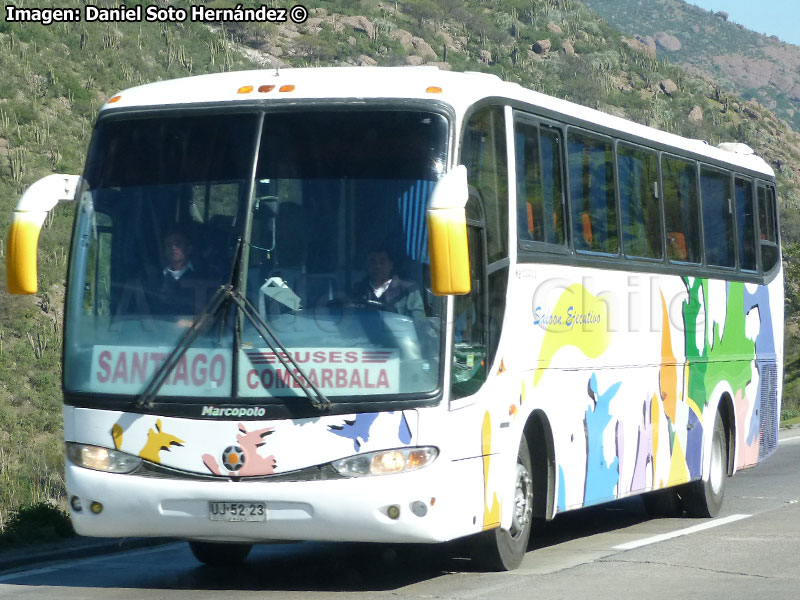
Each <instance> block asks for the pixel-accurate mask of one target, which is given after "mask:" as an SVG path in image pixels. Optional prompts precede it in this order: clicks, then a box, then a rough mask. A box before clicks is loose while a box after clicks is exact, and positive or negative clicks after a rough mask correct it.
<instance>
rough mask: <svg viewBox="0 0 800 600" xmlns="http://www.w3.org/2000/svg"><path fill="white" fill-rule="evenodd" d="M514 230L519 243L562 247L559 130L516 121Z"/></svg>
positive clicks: (563, 241)
mask: <svg viewBox="0 0 800 600" xmlns="http://www.w3.org/2000/svg"><path fill="white" fill-rule="evenodd" d="M514 128H515V135H514V137H515V151H516V167H517V168H516V171H517V215H518V217H517V231H518V236H519V240H520V242H522V243H523V244H524V242H543V243H546V244H557V245H561V246H563V245H564V243H565V240H566V235H565V231H564V194H563V188H562V177H561V137H560V133H559V132H558V131H557V130H555V129H551V128H548V127H546V126H544V125H543V126H541V127H537V126H536V125H534V124H532V123H526V122H519V121H518V122H517V123H516V124H515V126H514Z"/></svg>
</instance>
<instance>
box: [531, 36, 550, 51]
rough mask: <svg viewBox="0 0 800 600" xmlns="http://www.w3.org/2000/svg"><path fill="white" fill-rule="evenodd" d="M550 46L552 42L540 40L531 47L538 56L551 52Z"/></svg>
mask: <svg viewBox="0 0 800 600" xmlns="http://www.w3.org/2000/svg"><path fill="white" fill-rule="evenodd" d="M550 46H551V44H550V40H539V41H537V42H536V43H535V44H534V45H533V46H532V47H531V49H532V50H533V51H534V52H536V54H541V55H544V54H547V53H548V52H550Z"/></svg>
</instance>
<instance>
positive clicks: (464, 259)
mask: <svg viewBox="0 0 800 600" xmlns="http://www.w3.org/2000/svg"><path fill="white" fill-rule="evenodd" d="M468 198H469V190H468V187H467V168H466V167H465V166H464V165H459V166H457V167H456V168H455V169H452V170H451V171H449V172H448V173H447V174H446V175H445V176H444V177H442V178H441V179H440V180H439V182H438V183H437V184H436V187H434V188H433V194H432V195H431V202H430V205H429V206H428V248H429V250H430V255H431V285H432V288H433V293H434V295H436V296H446V295H450V294H459V295H461V294H468V293H469V292H470V288H471V281H470V275H469V250H468V248H467V218H466V213H465V212H464V206H465V205H466V204H467V199H468Z"/></svg>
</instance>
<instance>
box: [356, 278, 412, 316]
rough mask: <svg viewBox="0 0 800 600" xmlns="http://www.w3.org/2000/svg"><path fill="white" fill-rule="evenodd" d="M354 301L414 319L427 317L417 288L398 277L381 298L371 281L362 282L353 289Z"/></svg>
mask: <svg viewBox="0 0 800 600" xmlns="http://www.w3.org/2000/svg"><path fill="white" fill-rule="evenodd" d="M353 301H354V302H357V303H363V304H368V305H374V306H375V307H376V308H381V309H382V310H388V311H391V312H396V313H398V314H401V315H407V316H409V317H412V318H414V319H421V318H424V317H425V305H424V304H423V302H422V294H421V293H420V291H419V289H418V288H417V286H416V285H414V284H413V283H411V282H410V281H404V280H402V279H399V278H397V277H393V278H392V281H391V283H389V287H388V288H386V291H385V292H383V294H381V296H380V298H378V297H377V296H376V295H375V290H374V289H373V288H372V285H371V284H370V282H369V280H367V279H365V280H363V281H361V282H360V283H358V284H356V286H355V288H354V289H353Z"/></svg>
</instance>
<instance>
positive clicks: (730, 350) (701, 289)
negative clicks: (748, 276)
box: [683, 278, 756, 407]
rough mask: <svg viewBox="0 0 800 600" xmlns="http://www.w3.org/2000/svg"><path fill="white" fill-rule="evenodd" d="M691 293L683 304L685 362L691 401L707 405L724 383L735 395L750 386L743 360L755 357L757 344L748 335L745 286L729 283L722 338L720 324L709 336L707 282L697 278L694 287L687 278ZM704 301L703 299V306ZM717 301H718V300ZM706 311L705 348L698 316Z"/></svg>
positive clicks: (715, 326)
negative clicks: (746, 331)
mask: <svg viewBox="0 0 800 600" xmlns="http://www.w3.org/2000/svg"><path fill="white" fill-rule="evenodd" d="M683 281H684V284H685V285H686V290H687V292H688V294H689V298H688V300H687V301H686V302H685V303H684V305H683V318H684V325H685V329H686V341H685V347H686V360H687V362H688V363H689V389H688V394H689V398H691V399H692V400H694V401H695V402H696V403H697V405H698V406H700V407H703V406H706V405H707V404H708V396H709V393H710V392H711V390H713V389H714V387H716V386H717V384H719V383H720V382H721V381H726V382H728V385H730V387H731V389H732V390H733V392H734V393H736V392H737V391H739V390H742V391H744V388H745V386H746V385H747V384H748V383H750V369H743V368H742V363H743V362H744V361H751V360H753V359H754V358H755V355H756V345H755V341H754V340H751V339H749V338H748V337H747V335H746V334H745V317H746V315H745V313H744V283H742V282H738V281H734V282H729V283H728V284H727V294H726V296H727V297H726V300H725V302H726V307H725V308H726V310H725V327H724V331H723V333H722V335H720V333H719V331H720V327H719V323H714V326H713V328H712V332H711V336H710V338H711V339H709V335H708V327H707V323H708V319H709V310H708V280H707V279H695V280H694V281H693V282H692V283H691V284H690V283H689V278H684V280H683ZM701 298H702V299H703V300H704V301H703V302H702V303H701ZM716 301H718V300H716ZM701 310H702V311H703V316H704V319H703V325H702V327H703V332H702V339H703V341H704V343H703V347H702V348H698V345H697V338H698V336H697V316H698V315H699V314H700V311H701Z"/></svg>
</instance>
